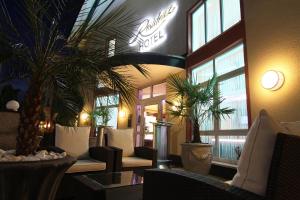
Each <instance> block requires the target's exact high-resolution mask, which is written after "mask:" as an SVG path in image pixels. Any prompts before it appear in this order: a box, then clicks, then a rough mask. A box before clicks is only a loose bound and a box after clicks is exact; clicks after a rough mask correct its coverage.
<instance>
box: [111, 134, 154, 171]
mask: <svg viewBox="0 0 300 200" xmlns="http://www.w3.org/2000/svg"><path fill="white" fill-rule="evenodd" d="M112 131H113V132H114V133H113V134H114V135H115V136H114V141H116V140H118V141H122V142H121V143H122V144H121V143H120V142H114V143H112V142H111V141H112V139H110V138H112V137H110V136H109V135H110V134H112ZM119 137H120V138H119ZM105 143H106V145H107V146H108V147H109V148H111V149H113V150H114V171H116V172H119V171H129V170H136V169H151V168H156V167H157V150H156V149H153V148H149V147H134V141H133V129H123V130H122V129H118V130H113V129H107V132H106V134H105ZM120 144H121V145H120ZM119 145H120V146H119ZM128 146H131V148H129V149H130V150H128ZM123 148H124V149H123ZM126 149H127V150H126ZM124 151H125V152H124ZM128 151H132V152H131V153H130V154H131V155H130V156H128V155H127V154H128V153H126V152H128Z"/></svg>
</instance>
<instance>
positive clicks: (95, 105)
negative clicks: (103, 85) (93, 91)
mask: <svg viewBox="0 0 300 200" xmlns="http://www.w3.org/2000/svg"><path fill="white" fill-rule="evenodd" d="M115 95H119V94H114V93H110V94H106V95H96V96H95V98H94V109H93V110H95V109H97V108H99V107H98V106H97V98H101V97H109V96H115ZM105 107H107V108H117V109H118V113H117V124H116V128H118V127H119V112H120V97H119V99H118V104H113V105H106V106H105ZM95 125H96V124H95Z"/></svg>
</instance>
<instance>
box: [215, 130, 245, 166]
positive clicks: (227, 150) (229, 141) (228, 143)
mask: <svg viewBox="0 0 300 200" xmlns="http://www.w3.org/2000/svg"><path fill="white" fill-rule="evenodd" d="M245 140H246V136H219V155H220V158H221V159H225V160H237V159H238V155H239V154H240V153H241V152H242V150H243V147H244V143H245Z"/></svg>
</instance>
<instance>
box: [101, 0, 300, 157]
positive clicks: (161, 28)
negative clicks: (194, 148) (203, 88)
mask: <svg viewBox="0 0 300 200" xmlns="http://www.w3.org/2000/svg"><path fill="white" fill-rule="evenodd" d="M119 6H125V7H127V8H128V9H129V10H131V11H132V13H134V14H135V15H136V16H138V18H139V19H140V21H139V22H138V24H137V26H135V27H134V29H133V30H132V33H133V36H132V37H130V40H129V41H128V47H129V48H131V50H132V51H139V52H154V53H161V54H172V55H179V56H185V58H186V70H185V71H176V73H181V74H182V75H183V76H185V75H186V74H188V75H189V77H191V78H195V77H196V78H197V82H198V83H205V82H206V81H207V80H208V79H209V78H210V77H211V76H212V74H213V73H214V72H215V73H217V75H218V76H219V84H218V90H220V92H221V94H222V95H223V97H224V98H225V101H224V102H223V104H222V106H224V107H225V106H229V107H233V108H235V109H236V112H235V113H234V114H233V115H231V117H230V118H229V119H226V120H214V119H209V120H207V123H204V124H203V125H202V126H201V128H200V130H199V131H200V133H201V134H202V138H203V140H205V141H207V142H210V143H213V144H214V145H215V146H214V155H215V159H216V160H219V161H224V160H225V161H228V160H232V161H233V162H235V161H236V157H237V151H238V150H239V148H242V146H243V143H244V141H245V137H246V135H247V130H248V128H249V127H250V125H251V123H252V122H253V120H254V119H255V117H256V115H257V114H258V112H259V111H260V110H261V109H266V110H267V111H268V112H269V113H270V114H271V115H272V116H274V118H275V119H276V120H278V121H299V120H300V112H298V110H299V109H298V107H299V102H300V94H299V92H298V88H299V84H300V82H299V80H300V77H299V76H300V75H299V70H300V68H299V64H300V24H299V23H297V19H298V18H299V17H300V12H299V9H298V8H299V7H300V2H299V1H298V0H284V1H283V0H273V1H267V0H263V1H257V0H251V1H250V0H189V1H185V0H159V1H155V2H153V1H137V0H128V1H115V2H113V3H112V7H110V8H109V9H108V10H107V13H106V14H108V13H109V12H112V11H113V10H114V9H116V8H117V7H119ZM113 40H114V41H111V46H113V48H118V38H117V37H116V38H113ZM150 70H151V69H150ZM152 70H156V71H157V70H163V68H153V69H152ZM269 70H273V71H280V72H281V73H282V74H283V75H284V80H285V81H284V84H283V86H282V87H281V88H279V89H278V90H276V91H273V90H268V89H265V88H264V87H263V86H262V83H261V80H262V77H263V75H264V73H265V72H267V71H269ZM166 79H167V78H165V79H163V80H162V79H160V80H157V81H155V80H153V81H152V82H151V81H150V82H147V83H146V84H140V85H139V86H138V88H137V89H138V90H137V92H136V96H137V97H138V98H139V101H138V102H137V104H136V105H132V106H128V107H126V106H125V107H122V108H118V112H117V111H116V113H119V114H116V115H117V117H116V120H115V121H116V122H117V123H116V125H115V126H116V127H118V128H127V127H132V128H134V129H135V130H136V131H140V130H139V129H143V130H144V131H145V127H146V124H147V123H150V122H151V120H152V121H153V120H157V118H159V119H160V120H162V119H164V120H167V121H172V122H173V123H175V125H174V126H173V127H172V128H171V134H170V141H169V143H170V144H169V148H170V153H171V154H177V155H179V154H180V151H181V149H180V144H181V143H183V142H185V141H186V140H189V139H190V135H189V132H190V126H189V123H187V124H186V123H185V122H179V121H178V120H175V119H172V118H171V117H170V116H169V115H168V114H167V112H166V110H167V108H166V107H165V105H164V103H163V102H164V101H165V100H172V99H169V98H168V89H167V87H166V85H165V82H166ZM158 102H160V103H158ZM147 106H148V107H147ZM124 113H125V114H124ZM145 117H146V118H145ZM141 120H142V122H141ZM145 120H148V121H147V122H146V121H145ZM139 126H140V127H139ZM149 127H150V126H149ZM149 127H146V129H149ZM147 131H149V130H147ZM150 131H151V130H150ZM137 140H139V138H138V139H137Z"/></svg>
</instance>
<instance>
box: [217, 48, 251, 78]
mask: <svg viewBox="0 0 300 200" xmlns="http://www.w3.org/2000/svg"><path fill="white" fill-rule="evenodd" d="M244 66H245V60H244V45H243V44H241V45H239V46H237V47H235V48H234V49H232V50H230V51H228V52H226V53H224V54H223V55H221V56H219V57H217V58H216V73H217V75H218V76H220V75H223V74H226V73H228V72H231V71H233V70H236V69H239V68H241V67H244Z"/></svg>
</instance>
